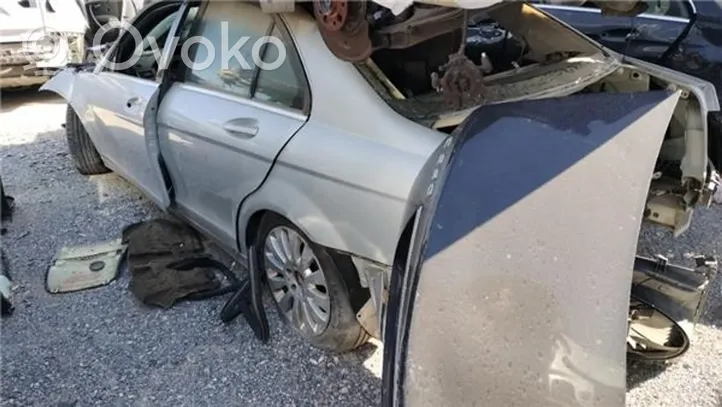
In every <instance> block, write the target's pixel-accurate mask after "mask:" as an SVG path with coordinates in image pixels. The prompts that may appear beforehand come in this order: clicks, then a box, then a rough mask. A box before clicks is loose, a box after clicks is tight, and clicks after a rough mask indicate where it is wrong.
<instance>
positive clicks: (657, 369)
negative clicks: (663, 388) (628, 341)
mask: <svg viewBox="0 0 722 407" xmlns="http://www.w3.org/2000/svg"><path fill="white" fill-rule="evenodd" d="M667 367H668V365H665V364H663V363H640V362H633V361H627V391H629V390H632V389H634V388H635V387H637V386H639V385H641V384H643V383H644V382H646V381H647V380H652V379H654V378H655V377H657V376H659V375H660V374H662V373H663V372H664V371H665V370H666V369H667Z"/></svg>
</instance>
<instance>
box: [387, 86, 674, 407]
mask: <svg viewBox="0 0 722 407" xmlns="http://www.w3.org/2000/svg"><path fill="white" fill-rule="evenodd" d="M679 95H680V92H679V91H677V92H674V93H668V92H664V91H657V92H645V93H639V94H634V95H631V94H586V95H574V96H570V97H568V98H563V99H546V100H535V101H524V102H516V103H510V104H504V105H496V106H489V107H486V108H483V109H479V110H478V111H477V112H475V113H474V114H473V115H472V116H470V118H469V119H468V120H467V121H466V122H465V124H463V125H462V126H460V127H459V128H458V129H457V130H456V131H455V132H454V133H453V135H452V137H451V138H449V140H448V141H447V142H445V143H444V144H442V146H441V147H440V148H439V150H438V151H437V152H436V153H435V154H434V155H432V157H431V158H430V160H429V162H428V164H427V167H426V168H425V171H424V172H423V173H422V175H421V176H420V178H419V180H418V181H417V183H416V185H415V186H414V194H415V195H420V196H421V198H422V200H421V202H422V205H421V207H420V209H419V208H418V207H417V208H415V210H416V211H419V215H418V216H419V217H420V221H419V222H418V228H417V230H415V232H414V235H415V237H414V238H413V239H412V246H411V250H410V253H409V257H408V262H407V267H406V268H405V271H403V272H400V273H394V274H393V275H392V277H391V278H392V282H391V288H390V293H389V295H390V298H391V300H390V303H389V313H388V314H387V320H386V329H385V333H384V334H385V338H384V343H385V357H384V359H385V360H384V379H383V383H384V387H383V392H384V396H383V405H385V406H403V405H422V404H423V405H427V404H428V405H439V406H447V405H448V406H456V405H472V404H481V405H491V406H497V405H498V406H506V405H535V406H605V407H613V406H623V405H624V401H625V391H626V385H625V384H626V382H625V377H626V372H625V366H626V361H625V349H624V347H623V346H620V344H622V343H624V342H625V338H626V336H627V323H626V321H627V313H628V304H629V287H630V286H631V283H632V273H631V270H632V268H633V264H634V259H635V248H636V242H637V238H638V233H639V228H640V224H641V219H642V211H643V209H644V206H645V201H646V196H647V189H648V187H649V182H650V176H649V174H650V173H651V172H652V171H653V168H654V163H655V160H656V157H657V152H658V149H659V147H660V146H661V143H662V138H663V135H664V133H665V128H666V123H668V122H669V120H670V119H671V117H672V114H673V110H674V108H675V105H676V103H677V101H678V98H679ZM590 104H592V105H595V106H598V108H597V109H594V111H590V110H589V109H587V108H586V106H588V105H590ZM510 155H514V156H515V157H517V158H518V159H515V160H508V159H507V157H509V156H510ZM632 157H633V158H632ZM478 174H484V176H483V177H479V175H478ZM620 190H624V191H625V193H624V194H619V191H620Z"/></svg>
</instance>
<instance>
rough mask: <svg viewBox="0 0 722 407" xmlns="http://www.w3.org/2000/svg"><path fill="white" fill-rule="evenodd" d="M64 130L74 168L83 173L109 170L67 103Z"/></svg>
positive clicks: (100, 172) (90, 173) (98, 172)
mask: <svg viewBox="0 0 722 407" xmlns="http://www.w3.org/2000/svg"><path fill="white" fill-rule="evenodd" d="M65 130H66V134H67V139H68V150H69V151H70V156H71V157H72V159H73V162H74V163H75V168H77V169H78V172H80V173H81V174H83V175H94V174H104V173H106V172H109V171H110V170H109V169H108V168H107V167H106V166H105V164H103V160H102V159H101V158H100V154H98V150H96V149H95V146H94V145H93V140H91V139H90V136H89V135H88V132H87V131H85V127H83V123H81V122H80V118H79V117H78V115H77V114H76V113H75V110H73V108H72V107H71V106H70V105H68V110H67V112H66V115H65Z"/></svg>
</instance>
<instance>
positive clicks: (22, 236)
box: [0, 92, 722, 407]
mask: <svg viewBox="0 0 722 407" xmlns="http://www.w3.org/2000/svg"><path fill="white" fill-rule="evenodd" d="M3 96H4V98H3V100H2V104H3V110H2V112H1V113H0V123H1V125H0V157H2V176H3V181H4V183H5V187H6V190H7V191H8V193H10V194H11V195H14V196H15V198H16V203H17V209H16V211H15V216H14V219H13V221H12V223H10V224H9V225H8V233H7V235H6V236H5V239H4V242H3V243H4V247H5V250H6V252H7V255H8V257H9V262H10V270H11V272H12V277H13V280H14V282H15V283H17V284H18V285H19V287H18V290H17V292H16V295H17V300H16V306H17V310H16V312H15V314H14V315H13V316H12V317H10V318H7V319H5V320H3V322H2V367H1V376H0V380H1V382H2V392H1V393H0V400H1V401H0V404H2V405H3V406H36V405H38V406H57V405H67V404H65V403H73V402H76V401H77V405H78V406H86V405H154V406H155V405H161V406H165V405H178V406H180V405H193V406H201V405H208V406H227V405H228V406H230V405H249V404H252V405H264V406H271V405H344V406H356V405H377V404H378V401H379V395H380V361H381V347H380V346H379V345H378V344H376V343H371V344H368V345H366V346H364V347H363V348H362V349H361V350H359V351H358V352H354V353H351V354H347V355H340V356H337V355H332V354H328V353H325V352H322V351H319V350H316V349H314V348H312V347H310V346H309V345H307V344H305V343H304V342H303V341H301V340H299V339H296V337H295V336H294V335H291V334H290V333H289V332H288V331H287V329H286V328H285V327H284V326H283V325H282V324H281V322H280V321H279V319H278V318H277V316H276V314H275V313H274V312H271V313H269V317H270V323H271V330H272V333H271V335H272V337H271V341H270V342H269V344H267V345H262V344H260V343H259V342H258V341H257V340H256V339H255V338H254V337H253V335H252V333H251V331H250V329H248V327H246V326H244V322H243V320H242V319H239V320H238V321H237V322H235V323H234V324H232V325H231V326H224V325H223V324H222V323H221V322H220V321H219V319H218V314H219V311H220V308H221V307H222V305H223V302H224V301H225V300H224V299H220V298H219V299H215V300H210V301H204V302H195V303H181V304H179V305H177V306H175V307H174V308H172V309H170V310H167V311H161V310H158V309H149V308H147V307H144V306H142V305H140V304H139V303H138V302H137V301H136V300H135V299H134V298H133V296H132V295H131V293H130V292H129V291H128V290H127V284H128V276H127V275H125V274H123V275H121V276H120V277H119V279H118V280H116V281H115V282H113V283H111V284H110V285H109V286H107V287H104V288H99V289H95V290H89V291H85V292H80V293H70V294H63V295H50V294H48V293H46V292H45V290H44V276H45V272H46V269H47V267H48V265H49V264H50V262H51V260H52V258H53V256H54V254H55V253H56V251H57V250H58V248H60V247H62V246H65V245H74V244H83V243H93V242H98V241H104V240H109V239H113V238H116V237H118V236H119V234H120V232H121V230H122V228H123V227H124V226H125V225H127V224H130V223H133V222H137V221H139V220H144V219H151V218H153V217H155V216H157V215H159V212H158V210H157V209H155V208H154V207H153V205H152V204H150V203H149V202H148V201H147V200H145V199H144V198H143V197H141V196H140V194H139V192H138V191H136V190H135V189H134V188H133V187H131V186H130V185H129V184H128V183H126V182H125V181H123V180H122V179H120V178H119V177H117V176H115V175H113V174H108V175H101V176H93V177H89V178H87V177H83V176H81V175H79V174H77V173H76V172H75V170H74V168H73V167H72V165H71V162H70V159H69V157H68V156H67V149H66V145H65V141H64V130H63V129H62V128H61V127H60V125H61V123H62V122H63V121H64V111H65V106H64V104H63V103H62V102H61V101H59V100H58V99H55V98H53V97H50V96H49V95H41V94H36V93H30V92H22V93H17V94H10V95H7V94H5V95H3ZM721 229H722V209H720V207H716V208H713V209H710V210H705V211H699V212H698V214H697V216H696V219H695V222H694V225H693V228H692V229H691V230H690V231H689V232H688V233H687V234H686V235H683V236H682V237H681V238H679V239H676V240H674V241H672V240H671V239H670V238H668V237H667V234H666V233H663V232H661V231H658V230H656V229H652V228H648V229H645V231H644V232H643V239H642V243H641V245H640V251H641V252H643V253H645V254H651V253H664V254H666V255H668V256H669V257H670V258H671V259H673V260H678V259H682V261H684V262H686V263H691V259H690V254H692V253H696V252H695V250H697V251H703V252H706V253H710V254H717V255H722V233H720V230H721ZM651 242H656V243H655V244H652V243H651ZM720 280H722V279H718V280H717V281H716V282H715V285H714V287H713V291H712V294H711V298H710V301H709V304H708V309H707V311H706V314H705V316H704V319H703V321H702V323H701V324H700V325H698V335H697V336H696V337H695V340H694V342H693V346H692V349H691V351H690V352H689V353H688V354H687V355H686V356H685V357H684V358H683V359H682V361H680V362H679V363H676V364H674V365H672V366H669V367H649V366H639V365H633V366H630V375H629V387H630V390H629V392H628V405H631V406H682V405H684V406H710V407H711V406H722V282H721V281H720ZM269 307H270V305H269Z"/></svg>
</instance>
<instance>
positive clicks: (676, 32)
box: [535, 0, 694, 63]
mask: <svg viewBox="0 0 722 407" xmlns="http://www.w3.org/2000/svg"><path fill="white" fill-rule="evenodd" d="M535 3H537V4H536V5H537V7H539V8H541V9H542V10H544V11H546V12H548V13H550V14H551V15H553V16H555V17H557V18H558V19H560V20H562V21H564V22H566V23H567V24H569V25H571V26H572V27H574V28H576V29H577V30H579V31H581V32H582V33H584V34H585V35H587V36H588V37H590V38H592V39H593V40H595V41H597V42H599V43H601V44H602V45H604V46H606V47H609V48H610V49H612V50H614V51H617V52H619V53H622V54H625V55H628V56H631V57H634V58H638V59H642V60H645V61H649V62H653V63H656V62H658V61H659V60H660V59H661V58H662V57H663V56H665V55H666V53H667V51H668V50H670V49H671V48H672V47H675V46H678V45H679V44H678V39H679V40H681V39H682V38H683V37H684V36H686V34H687V32H688V27H690V26H691V23H692V19H693V18H694V7H693V6H692V3H691V1H690V0H654V1H648V2H647V5H648V8H647V10H646V11H645V12H644V13H642V14H639V15H637V16H635V17H628V16H615V15H604V14H603V13H602V11H601V10H600V9H599V8H598V7H596V6H595V5H594V2H587V3H585V4H584V5H583V6H561V5H553V4H544V3H547V2H546V1H545V0H538V1H535Z"/></svg>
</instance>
